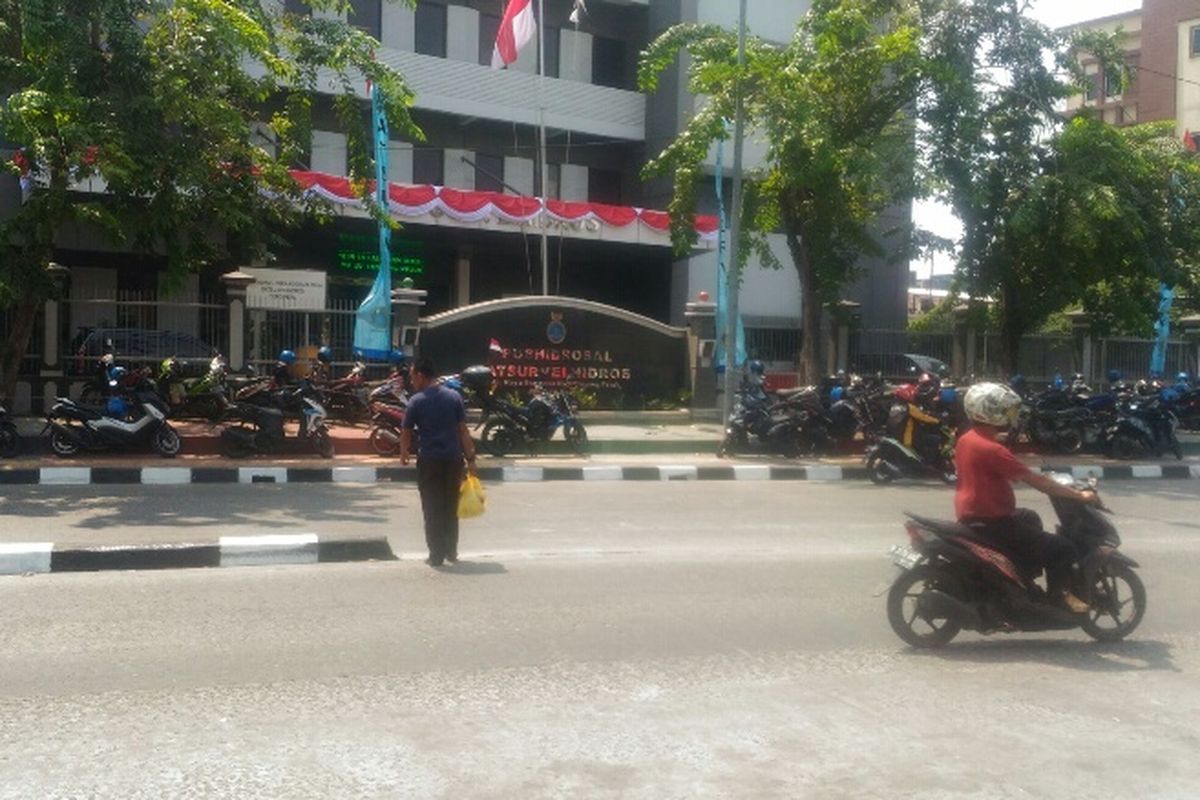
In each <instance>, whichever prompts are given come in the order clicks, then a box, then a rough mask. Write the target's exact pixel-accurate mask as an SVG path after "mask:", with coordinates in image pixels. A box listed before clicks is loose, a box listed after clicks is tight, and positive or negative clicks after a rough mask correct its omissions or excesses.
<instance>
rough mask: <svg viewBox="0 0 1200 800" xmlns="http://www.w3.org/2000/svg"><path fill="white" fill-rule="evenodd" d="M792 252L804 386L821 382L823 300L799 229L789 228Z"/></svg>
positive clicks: (801, 371)
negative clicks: (795, 277)
mask: <svg viewBox="0 0 1200 800" xmlns="http://www.w3.org/2000/svg"><path fill="white" fill-rule="evenodd" d="M785 227H786V229H787V233H786V237H787V245H788V251H789V252H790V253H791V255H792V263H793V264H795V265H796V272H797V273H798V274H799V276H800V364H799V368H800V383H801V384H802V385H804V384H810V383H816V382H818V381H819V380H820V378H821V369H820V366H819V364H818V361H819V360H820V353H821V348H820V345H821V300H820V297H819V296H818V295H817V270H816V267H815V266H814V265H813V263H812V258H811V257H810V256H809V253H808V248H807V247H805V245H804V239H803V237H802V236H801V235H800V233H799V225H797V224H795V223H794V222H792V223H790V224H785Z"/></svg>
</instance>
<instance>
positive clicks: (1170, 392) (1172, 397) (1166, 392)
mask: <svg viewBox="0 0 1200 800" xmlns="http://www.w3.org/2000/svg"><path fill="white" fill-rule="evenodd" d="M1158 396H1159V397H1160V398H1161V399H1162V401H1163V402H1164V403H1167V404H1171V403H1174V402H1175V401H1176V400H1178V399H1179V390H1178V389H1175V388H1173V387H1170V386H1168V387H1167V388H1166V389H1163V390H1162V391H1161V392H1159V393H1158Z"/></svg>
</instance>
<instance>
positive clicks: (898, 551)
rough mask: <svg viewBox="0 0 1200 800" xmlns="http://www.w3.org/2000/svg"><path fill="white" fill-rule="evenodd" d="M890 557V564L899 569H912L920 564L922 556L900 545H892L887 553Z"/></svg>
mask: <svg viewBox="0 0 1200 800" xmlns="http://www.w3.org/2000/svg"><path fill="white" fill-rule="evenodd" d="M888 552H889V553H890V554H891V556H892V563H893V564H895V565H896V566H897V567H899V568H900V569H912V568H913V567H915V566H917V565H918V564H920V563H921V560H922V558H923V556H922V555H921V554H920V553H918V552H917V551H916V550H913V549H912V548H911V547H904V546H902V545H898V544H897V545H893V546H892V549H891V550H889V551H888Z"/></svg>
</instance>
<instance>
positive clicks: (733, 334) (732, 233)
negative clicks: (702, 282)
mask: <svg viewBox="0 0 1200 800" xmlns="http://www.w3.org/2000/svg"><path fill="white" fill-rule="evenodd" d="M737 64H738V73H737V78H736V80H737V83H736V84H735V86H734V90H733V91H734V98H735V102H736V104H737V111H736V114H735V116H734V122H733V221H732V223H731V224H730V226H729V251H730V254H731V255H732V258H731V259H730V261H729V269H727V270H726V271H725V280H726V292H725V296H726V298H727V299H726V307H725V396H724V398H722V402H721V409H722V413H723V419H729V415H730V414H731V413H732V412H733V396H734V394H735V393H736V392H737V388H738V363H737V357H738V352H737V344H738V342H737V330H738V325H737V323H738V289H739V287H740V284H741V277H742V265H741V262H740V261H739V259H738V255H739V253H740V248H739V247H738V243H739V241H740V239H741V233H742V145H743V140H744V139H745V134H746V132H745V127H746V108H745V101H744V100H743V98H742V67H743V66H745V64H746V0H740V1H739V3H738V54H737Z"/></svg>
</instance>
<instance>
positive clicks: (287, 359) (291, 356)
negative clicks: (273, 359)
mask: <svg viewBox="0 0 1200 800" xmlns="http://www.w3.org/2000/svg"><path fill="white" fill-rule="evenodd" d="M279 363H281V364H295V363H296V354H295V352H293V351H291V350H282V351H280V353H279Z"/></svg>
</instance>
